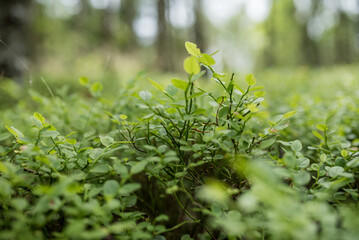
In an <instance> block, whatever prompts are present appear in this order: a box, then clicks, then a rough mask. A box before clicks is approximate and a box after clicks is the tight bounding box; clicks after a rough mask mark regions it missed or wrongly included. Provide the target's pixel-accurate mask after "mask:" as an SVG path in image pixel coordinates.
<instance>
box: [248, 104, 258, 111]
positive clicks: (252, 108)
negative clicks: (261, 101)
mask: <svg viewBox="0 0 359 240" xmlns="http://www.w3.org/2000/svg"><path fill="white" fill-rule="evenodd" d="M247 108H248V110H249V111H251V112H258V111H259V109H258V108H257V104H255V103H250V104H248V105H247Z"/></svg>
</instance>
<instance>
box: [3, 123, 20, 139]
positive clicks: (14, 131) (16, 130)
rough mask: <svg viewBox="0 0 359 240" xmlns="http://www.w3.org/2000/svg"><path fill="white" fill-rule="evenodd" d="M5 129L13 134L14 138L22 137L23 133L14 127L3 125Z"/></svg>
mask: <svg viewBox="0 0 359 240" xmlns="http://www.w3.org/2000/svg"><path fill="white" fill-rule="evenodd" d="M5 127H6V129H7V130H8V131H9V132H10V133H11V134H12V135H14V136H15V137H16V138H21V137H24V134H23V133H22V132H20V131H19V130H18V129H16V128H14V127H9V126H7V125H5Z"/></svg>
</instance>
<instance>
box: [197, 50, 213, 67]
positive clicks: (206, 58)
mask: <svg viewBox="0 0 359 240" xmlns="http://www.w3.org/2000/svg"><path fill="white" fill-rule="evenodd" d="M199 61H200V62H201V63H203V64H204V65H207V66H212V65H214V64H216V61H215V60H214V59H213V57H212V56H211V55H209V54H207V53H203V54H202V55H201V56H200V57H199Z"/></svg>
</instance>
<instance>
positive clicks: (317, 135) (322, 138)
mask: <svg viewBox="0 0 359 240" xmlns="http://www.w3.org/2000/svg"><path fill="white" fill-rule="evenodd" d="M312 133H313V135H314V136H316V137H317V138H319V139H320V140H323V141H324V137H323V136H322V135H320V133H318V132H317V131H312Z"/></svg>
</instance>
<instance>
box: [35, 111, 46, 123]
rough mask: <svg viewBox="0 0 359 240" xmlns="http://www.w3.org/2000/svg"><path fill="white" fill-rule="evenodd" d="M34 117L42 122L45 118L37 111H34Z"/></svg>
mask: <svg viewBox="0 0 359 240" xmlns="http://www.w3.org/2000/svg"><path fill="white" fill-rule="evenodd" d="M34 118H35V119H37V120H39V121H40V122H41V123H42V124H44V123H45V118H44V117H43V116H42V115H41V114H40V113H38V112H35V113H34Z"/></svg>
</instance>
